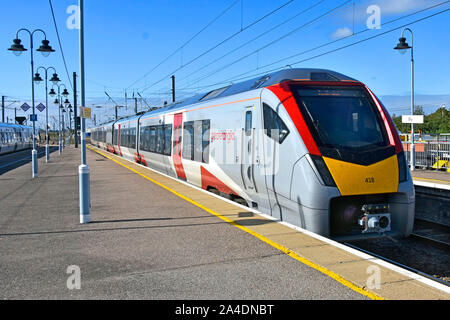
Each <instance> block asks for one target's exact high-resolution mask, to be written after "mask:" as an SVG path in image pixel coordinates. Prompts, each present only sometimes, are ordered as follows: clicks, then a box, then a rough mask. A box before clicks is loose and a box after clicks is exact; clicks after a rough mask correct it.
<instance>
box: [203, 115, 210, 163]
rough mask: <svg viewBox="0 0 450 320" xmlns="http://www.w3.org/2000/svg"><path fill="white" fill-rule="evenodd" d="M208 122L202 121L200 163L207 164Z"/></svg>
mask: <svg viewBox="0 0 450 320" xmlns="http://www.w3.org/2000/svg"><path fill="white" fill-rule="evenodd" d="M210 137H211V134H210V121H209V120H203V121H202V162H203V163H208V162H209V141H210Z"/></svg>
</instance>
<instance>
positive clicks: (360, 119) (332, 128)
mask: <svg viewBox="0 0 450 320" xmlns="http://www.w3.org/2000/svg"><path fill="white" fill-rule="evenodd" d="M294 95H295V96H296V99H297V101H298V104H299V107H300V110H301V112H302V113H303V114H304V117H305V121H307V122H308V124H309V125H310V126H311V128H312V130H311V132H312V134H313V135H314V136H315V139H316V140H317V142H318V144H319V146H320V147H325V148H338V149H340V150H344V149H345V150H346V151H365V150H370V149H372V148H379V147H384V146H387V145H388V144H389V143H388V139H387V138H386V136H387V135H386V133H385V131H384V130H383V129H384V127H383V122H382V119H381V116H380V114H379V112H378V110H377V107H376V106H375V104H374V103H373V101H372V99H371V97H370V96H369V94H368V93H367V92H366V90H365V89H364V88H362V87H349V88H348V87H340V86H304V87H295V88H294Z"/></svg>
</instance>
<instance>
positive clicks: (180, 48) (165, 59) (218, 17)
mask: <svg viewBox="0 0 450 320" xmlns="http://www.w3.org/2000/svg"><path fill="white" fill-rule="evenodd" d="M239 1H240V0H235V1H234V2H233V3H232V4H231V5H230V6H228V7H227V8H226V9H225V10H224V11H222V12H221V13H220V14H219V15H218V16H217V17H215V18H214V19H213V20H211V21H210V22H209V23H208V24H206V25H205V26H204V27H203V28H202V29H201V30H200V31H198V32H197V33H196V34H194V35H193V36H192V37H191V38H190V39H189V40H187V41H186V42H185V43H183V44H182V45H181V46H180V47H178V48H177V49H176V50H175V51H173V52H172V53H171V54H170V55H168V56H167V57H166V58H164V59H163V60H162V61H161V62H159V63H158V64H157V65H156V66H154V67H153V68H152V69H150V71H148V72H147V73H145V74H144V75H143V76H142V77H140V78H139V79H137V80H136V81H134V82H133V83H132V84H130V85H129V86H128V87H127V88H126V90H128V89H130V88H131V87H132V86H133V85H135V84H136V83H138V82H139V81H141V80H142V79H144V78H146V77H147V76H148V75H149V74H150V73H152V72H153V71H155V70H156V69H157V68H158V67H159V66H161V65H162V64H163V63H165V62H166V61H167V60H169V59H170V58H172V57H173V56H174V55H175V54H176V53H177V52H179V51H180V50H182V49H183V48H184V47H185V46H187V45H188V44H189V43H190V42H191V41H192V40H194V39H195V38H196V37H197V36H198V35H200V34H201V33H202V32H203V31H205V30H206V29H207V28H209V27H210V26H211V25H212V24H213V23H214V22H216V21H217V20H218V19H220V18H221V17H222V16H223V15H224V14H225V13H227V12H228V11H229V10H230V9H231V8H232V7H234V6H235V5H236V3H238V2H239Z"/></svg>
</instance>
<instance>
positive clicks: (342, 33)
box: [331, 27, 353, 39]
mask: <svg viewBox="0 0 450 320" xmlns="http://www.w3.org/2000/svg"><path fill="white" fill-rule="evenodd" d="M352 34H353V32H352V30H350V28H347V27H344V28H339V29H337V30H336V31H335V32H333V34H332V35H331V37H332V38H333V39H339V38H344V37H348V36H351V35H352Z"/></svg>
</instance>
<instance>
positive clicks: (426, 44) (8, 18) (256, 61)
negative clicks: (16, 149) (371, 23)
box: [0, 0, 450, 118]
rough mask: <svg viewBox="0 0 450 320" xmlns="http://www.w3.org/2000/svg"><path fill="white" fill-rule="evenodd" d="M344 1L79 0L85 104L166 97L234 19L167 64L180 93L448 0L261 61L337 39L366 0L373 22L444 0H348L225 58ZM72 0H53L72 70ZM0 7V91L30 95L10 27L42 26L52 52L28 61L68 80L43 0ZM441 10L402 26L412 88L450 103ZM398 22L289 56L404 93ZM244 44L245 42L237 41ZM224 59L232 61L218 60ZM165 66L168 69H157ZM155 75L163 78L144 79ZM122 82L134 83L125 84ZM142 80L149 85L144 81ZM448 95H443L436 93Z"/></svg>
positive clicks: (354, 24) (356, 25)
mask: <svg viewBox="0 0 450 320" xmlns="http://www.w3.org/2000/svg"><path fill="white" fill-rule="evenodd" d="M345 2H346V1H345V0H339V1H338V0H324V1H322V2H320V3H319V1H318V0H294V1H291V2H289V0H272V1H269V0H259V1H258V0H242V3H241V0H238V1H236V0H226V1H218V0H216V1H211V0H210V1H206V0H191V1H186V0H185V1H182V0H164V1H163V0H159V1H150V0H131V1H118V0H109V1H107V0H85V27H86V29H85V37H86V43H85V50H86V51H85V53H86V79H87V81H86V90H87V101H88V102H87V104H88V105H89V104H91V105H93V104H97V105H98V104H101V105H104V104H106V105H111V104H112V103H111V102H108V101H107V100H108V99H107V97H106V95H105V94H104V91H105V90H106V91H108V93H109V94H110V95H111V96H112V97H113V99H114V100H116V101H117V103H119V104H125V102H124V99H123V98H124V93H125V90H127V93H128V96H129V97H130V96H132V93H133V91H137V90H138V91H139V92H141V94H142V96H143V97H145V98H146V99H147V101H148V102H149V103H150V104H152V103H160V102H161V101H164V100H170V93H169V91H170V83H171V82H170V76H168V75H170V74H171V73H172V72H173V71H174V70H176V69H178V68H180V67H181V66H182V65H183V64H186V63H187V62H189V61H190V60H192V59H194V58H195V57H197V56H198V55H200V54H202V53H203V52H205V51H206V50H208V49H210V48H212V47H214V46H215V45H216V44H218V43H219V42H221V41H222V40H224V39H225V38H227V37H229V36H230V35H232V34H234V33H237V32H239V31H240V30H241V28H243V29H244V30H243V31H242V32H240V33H238V34H237V35H236V36H235V37H233V38H232V39H230V40H229V41H227V42H225V43H224V44H223V45H221V46H219V47H218V48H216V49H215V50H213V51H211V52H210V53H208V54H205V55H204V56H202V57H201V58H200V59H198V60H196V61H195V62H193V63H191V64H190V65H188V66H185V67H183V68H181V69H180V70H178V71H177V72H175V76H176V78H177V88H179V89H180V90H179V91H178V92H179V94H180V95H181V94H186V95H189V94H193V93H195V92H196V91H206V90H208V89H210V88H214V87H208V88H204V87H205V86H207V85H210V84H214V83H220V82H223V81H224V80H228V79H230V78H233V77H235V76H237V75H239V74H243V73H245V72H249V73H248V75H252V74H256V73H259V72H264V71H265V70H267V69H271V68H274V67H283V66H285V65H287V64H292V63H294V62H297V61H300V60H302V59H307V58H310V57H313V56H315V55H317V54H320V53H324V52H326V51H329V50H332V49H335V48H339V47H341V46H344V45H347V44H350V43H353V42H355V41H358V40H362V39H365V38H368V37H370V36H374V35H377V34H381V33H383V32H386V31H388V30H390V29H392V28H395V27H398V26H401V25H403V24H407V23H410V22H412V21H414V20H416V19H419V18H422V17H425V16H427V15H430V14H433V13H436V12H438V11H441V10H444V9H449V8H450V3H446V4H443V5H441V6H439V7H436V8H434V9H431V10H428V11H425V12H422V13H419V14H416V15H414V16H411V17H409V18H404V19H400V20H398V21H397V22H393V23H390V24H388V25H382V27H381V29H378V30H369V31H366V32H363V33H362V34H357V35H355V36H352V37H349V38H346V39H343V40H341V41H338V42H337V43H335V44H332V45H329V46H326V47H324V48H321V49H318V50H315V51H311V52H309V53H306V54H303V55H300V56H297V57H294V58H291V59H288V60H285V61H282V62H280V63H278V64H274V65H272V66H270V67H268V68H267V69H264V68H263V67H264V66H265V65H268V64H270V63H272V62H274V61H278V60H281V59H283V58H285V57H288V56H291V55H294V54H296V53H299V52H302V51H305V50H308V49H311V48H314V47H316V46H318V45H321V44H324V43H327V42H330V41H332V40H335V39H338V38H339V37H340V36H344V35H347V34H348V33H349V32H350V34H351V32H352V31H353V30H354V32H359V31H362V30H364V29H366V28H367V26H366V21H367V19H368V18H369V16H370V15H369V14H367V13H366V9H367V8H368V7H369V6H370V5H378V6H379V7H380V9H381V23H382V24H383V23H386V22H388V21H390V20H393V19H396V18H400V17H402V16H404V15H406V14H409V13H413V12H415V11H417V10H421V9H425V8H427V7H430V6H432V5H435V4H439V3H442V2H445V1H444V0H395V1H393V0H391V1H389V0H370V1H368V0H355V1H354V3H355V4H354V6H353V3H352V1H350V2H349V4H347V5H346V6H344V7H343V8H341V9H339V10H337V11H335V12H334V13H332V14H330V15H329V16H326V17H324V18H322V19H319V20H318V21H316V22H314V23H311V24H310V25H309V26H307V27H304V28H301V29H300V30H298V31H297V32H294V33H293V34H291V35H289V36H286V37H285V38H284V39H282V40H280V41H278V42H276V43H274V44H273V45H271V46H269V47H267V48H264V49H261V50H260V51H259V52H258V53H257V54H256V53H255V54H252V55H250V56H249V57H247V58H245V59H243V60H242V61H239V62H237V63H234V64H232V65H230V64H231V63H232V62H234V61H236V60H237V59H239V58H240V57H243V56H245V55H248V54H250V53H252V52H256V51H257V50H258V49H260V48H263V47H264V46H265V45H267V44H268V43H270V42H272V41H274V40H276V39H277V38H280V37H281V36H283V35H285V34H288V33H289V32H291V31H292V30H294V29H296V28H299V27H300V26H302V25H303V24H305V23H307V22H309V21H311V20H313V19H315V18H317V17H319V16H320V15H322V14H324V13H325V12H327V11H329V10H331V9H333V8H335V7H337V6H339V5H341V4H343V3H345ZM285 3H288V4H287V5H286V6H284V7H283V8H281V9H280V10H278V11H276V12H275V13H273V14H272V15H270V16H268V17H267V18H265V19H263V20H262V21H260V22H258V23H256V24H255V25H253V26H251V27H248V28H247V26H249V25H250V24H252V23H253V22H255V21H257V20H258V19H260V18H261V17H263V16H264V15H266V14H267V13H269V12H271V11H272V10H275V9H276V8H278V7H280V6H282V5H283V4H285ZM317 3H319V4H317ZM74 4H77V1H74V0H53V7H54V10H55V15H56V21H57V25H58V28H59V32H60V36H61V40H62V45H63V49H64V53H65V57H66V61H67V67H68V70H69V74H70V76H71V75H72V72H73V71H77V72H78V66H79V60H78V30H77V29H69V28H67V25H66V22H67V19H68V18H69V17H70V14H69V13H67V8H68V7H69V6H70V5H74ZM315 4H317V5H316V6H315V7H314V8H312V9H310V10H309V11H307V12H305V13H304V14H300V15H298V16H297V17H296V18H292V17H294V16H296V15H297V14H298V13H299V12H301V11H302V10H305V9H306V8H308V7H311V6H313V5H315ZM230 6H231V8H230V9H229V10H228V11H227V12H226V13H225V14H224V15H223V16H221V17H220V18H219V19H217V21H215V22H214V23H213V24H211V25H210V26H209V27H208V28H207V29H205V30H204V31H203V32H202V33H200V34H199V35H198V36H197V37H196V38H194V39H193V40H192V41H191V42H190V43H188V44H187V45H186V46H185V47H183V49H182V50H179V51H178V52H176V53H175V54H174V55H173V57H172V58H170V59H169V60H168V61H167V62H165V63H163V64H162V65H161V66H160V67H158V68H157V69H155V70H154V71H153V72H151V73H149V74H148V76H147V77H145V78H143V79H142V80H140V81H138V82H137V83H135V84H133V83H134V82H135V81H136V80H138V79H141V78H142V77H143V76H144V75H145V74H146V73H148V72H149V71H150V70H151V69H152V68H154V67H155V66H156V65H157V64H158V63H160V62H161V61H162V60H164V59H165V58H166V57H168V56H169V55H170V54H172V53H173V52H174V51H175V50H177V49H178V48H179V47H180V46H181V45H183V43H185V42H186V41H187V40H188V39H190V38H191V37H192V36H193V35H194V34H196V33H197V32H198V31H200V30H201V29H202V28H203V27H204V26H206V25H207V24H208V23H209V22H211V21H212V20H213V19H214V18H216V17H217V16H218V15H219V14H220V13H221V12H223V11H224V10H225V9H226V8H227V7H230ZM0 9H1V11H2V12H3V17H2V28H1V31H0V43H2V44H3V47H4V50H0V67H1V70H2V75H3V76H2V80H1V82H0V83H1V86H0V94H2V95H6V96H8V97H11V98H8V99H13V98H17V99H19V100H21V101H22V100H24V101H25V100H29V99H30V94H31V88H30V67H29V53H28V52H27V53H26V54H23V55H22V56H20V57H15V56H14V55H13V54H11V52H9V51H7V50H6V49H7V48H8V47H9V46H10V45H11V44H12V40H13V38H14V37H15V33H16V31H17V30H18V29H19V28H21V27H27V28H30V29H34V28H41V29H43V30H45V31H46V32H47V38H48V40H50V44H51V45H52V46H53V48H54V49H55V50H56V52H55V53H54V54H52V55H50V57H48V58H44V57H42V56H41V55H40V54H38V53H36V54H35V60H36V63H35V65H36V67H37V66H40V65H43V66H54V67H55V68H56V69H57V71H58V74H59V76H60V78H61V79H62V80H63V82H64V83H65V84H66V85H67V87H68V88H69V89H70V85H69V81H68V79H67V75H66V73H65V69H64V65H63V63H62V58H61V52H60V48H59V45H58V41H57V37H56V32H55V27H54V25H53V20H52V16H51V12H50V6H49V2H48V0H33V1H32V0H26V1H25V0H16V1H8V2H7V1H2V2H1V4H0ZM290 18H292V19H291V20H290V21H289V22H287V23H285V24H283V25H281V26H280V27H278V28H276V29H275V30H273V31H271V32H267V34H265V35H263V36H261V37H260V38H258V39H257V40H253V39H254V38H255V37H257V36H259V35H260V34H262V33H264V32H266V31H267V30H269V29H271V28H272V27H274V26H276V25H278V24H280V23H282V22H283V21H285V20H287V19H290ZM449 18H450V11H448V12H445V13H443V14H440V15H437V16H435V17H433V18H431V19H427V20H425V21H421V22H419V23H416V24H412V25H411V26H410V28H411V29H413V31H414V46H415V51H414V54H415V61H416V68H415V73H416V74H415V80H416V82H415V87H416V93H417V94H418V96H419V97H420V95H432V96H435V97H436V99H435V100H436V102H449V103H448V106H450V87H449V82H450V81H449V77H448V74H450V63H449V60H448V52H449V49H450V41H449V40H450V34H449V32H448V30H450V28H449ZM400 32H401V30H396V31H393V32H391V33H387V34H385V35H382V36H380V37H377V38H375V39H373V40H370V41H366V42H363V43H361V44H358V45H355V46H351V47H349V48H346V49H343V50H340V51H336V52H334V53H331V54H326V55H324V56H322V57H319V58H315V59H312V60H309V61H305V62H303V63H300V64H296V65H293V67H315V68H316V67H317V68H327V69H332V70H335V71H338V72H341V73H344V74H346V75H349V76H351V77H353V78H356V79H358V80H361V81H363V82H364V83H366V84H367V85H368V86H369V87H370V88H371V89H372V90H373V91H374V92H375V93H376V94H377V95H378V96H381V97H383V96H390V95H394V96H405V98H407V96H408V95H409V94H410V59H409V57H410V56H409V53H408V54H406V55H400V54H399V53H397V52H396V51H394V50H393V47H394V46H395V45H396V44H397V42H398V38H399V36H400ZM19 38H21V39H22V41H23V44H24V45H25V47H27V48H29V40H28V37H27V36H26V34H25V33H22V34H20V36H19ZM407 39H408V41H410V35H409V34H407ZM41 40H42V38H41V35H39V34H38V35H37V36H36V39H35V47H37V46H39V44H40V41H41ZM243 44H246V45H245V46H243V47H242V48H240V49H238V50H236V48H238V47H240V46H242V45H243ZM228 52H231V53H230V54H228V55H227V56H226V57H224V58H223V59H221V60H220V61H217V62H215V63H213V64H211V65H210V66H208V67H206V68H204V69H203V70H202V71H198V70H199V69H200V68H202V67H204V66H205V65H207V64H208V63H211V62H212V61H214V60H215V59H217V58H219V57H221V56H222V55H224V54H226V53H228ZM227 65H230V66H229V67H224V66H227ZM252 70H253V71H252ZM166 76H167V78H165V77H166ZM161 79H163V81H161V82H160V83H158V84H156V85H154V86H151V87H149V86H150V85H151V84H153V83H155V82H157V81H159V80H161ZM202 79H203V80H202ZM132 84H133V85H132ZM130 85H132V86H131V87H130ZM218 86H220V85H218ZM146 87H149V88H147V89H145V88H146ZM69 91H70V90H69ZM437 95H439V96H437ZM447 96H448V97H449V101H442V100H443V99H444V100H445V99H446V98H447ZM437 97H439V98H437ZM424 99H425V98H424ZM36 100H37V102H45V95H44V89H43V85H42V84H41V85H40V86H38V87H36ZM389 101H394V100H389ZM395 101H397V100H395ZM433 101H434V100H433ZM419 102H421V101H419ZM426 102H429V100H427V101H426ZM131 103H132V102H131V101H129V102H128V104H131ZM405 103H406V107H407V106H408V99H406V100H405V99H403V100H401V102H398V103H397V104H396V105H388V106H387V107H388V108H390V109H391V112H396V113H397V114H398V113H407V108H403V109H402V108H401V107H403V106H404V104H405ZM423 103H425V100H424V102H423ZM400 106H401V107H400ZM50 107H51V108H52V107H53V106H50ZM142 107H144V105H142ZM53 109H55V110H56V108H54V107H53V108H52V109H50V110H51V112H54V110H53ZM131 111H132V108H130V107H129V108H128V110H121V111H120V112H121V113H122V114H124V113H130V112H131ZM94 112H96V113H98V117H100V118H102V117H103V118H105V117H106V116H108V115H113V109H112V108H110V107H108V108H103V109H95V110H94ZM40 118H42V117H40Z"/></svg>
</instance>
